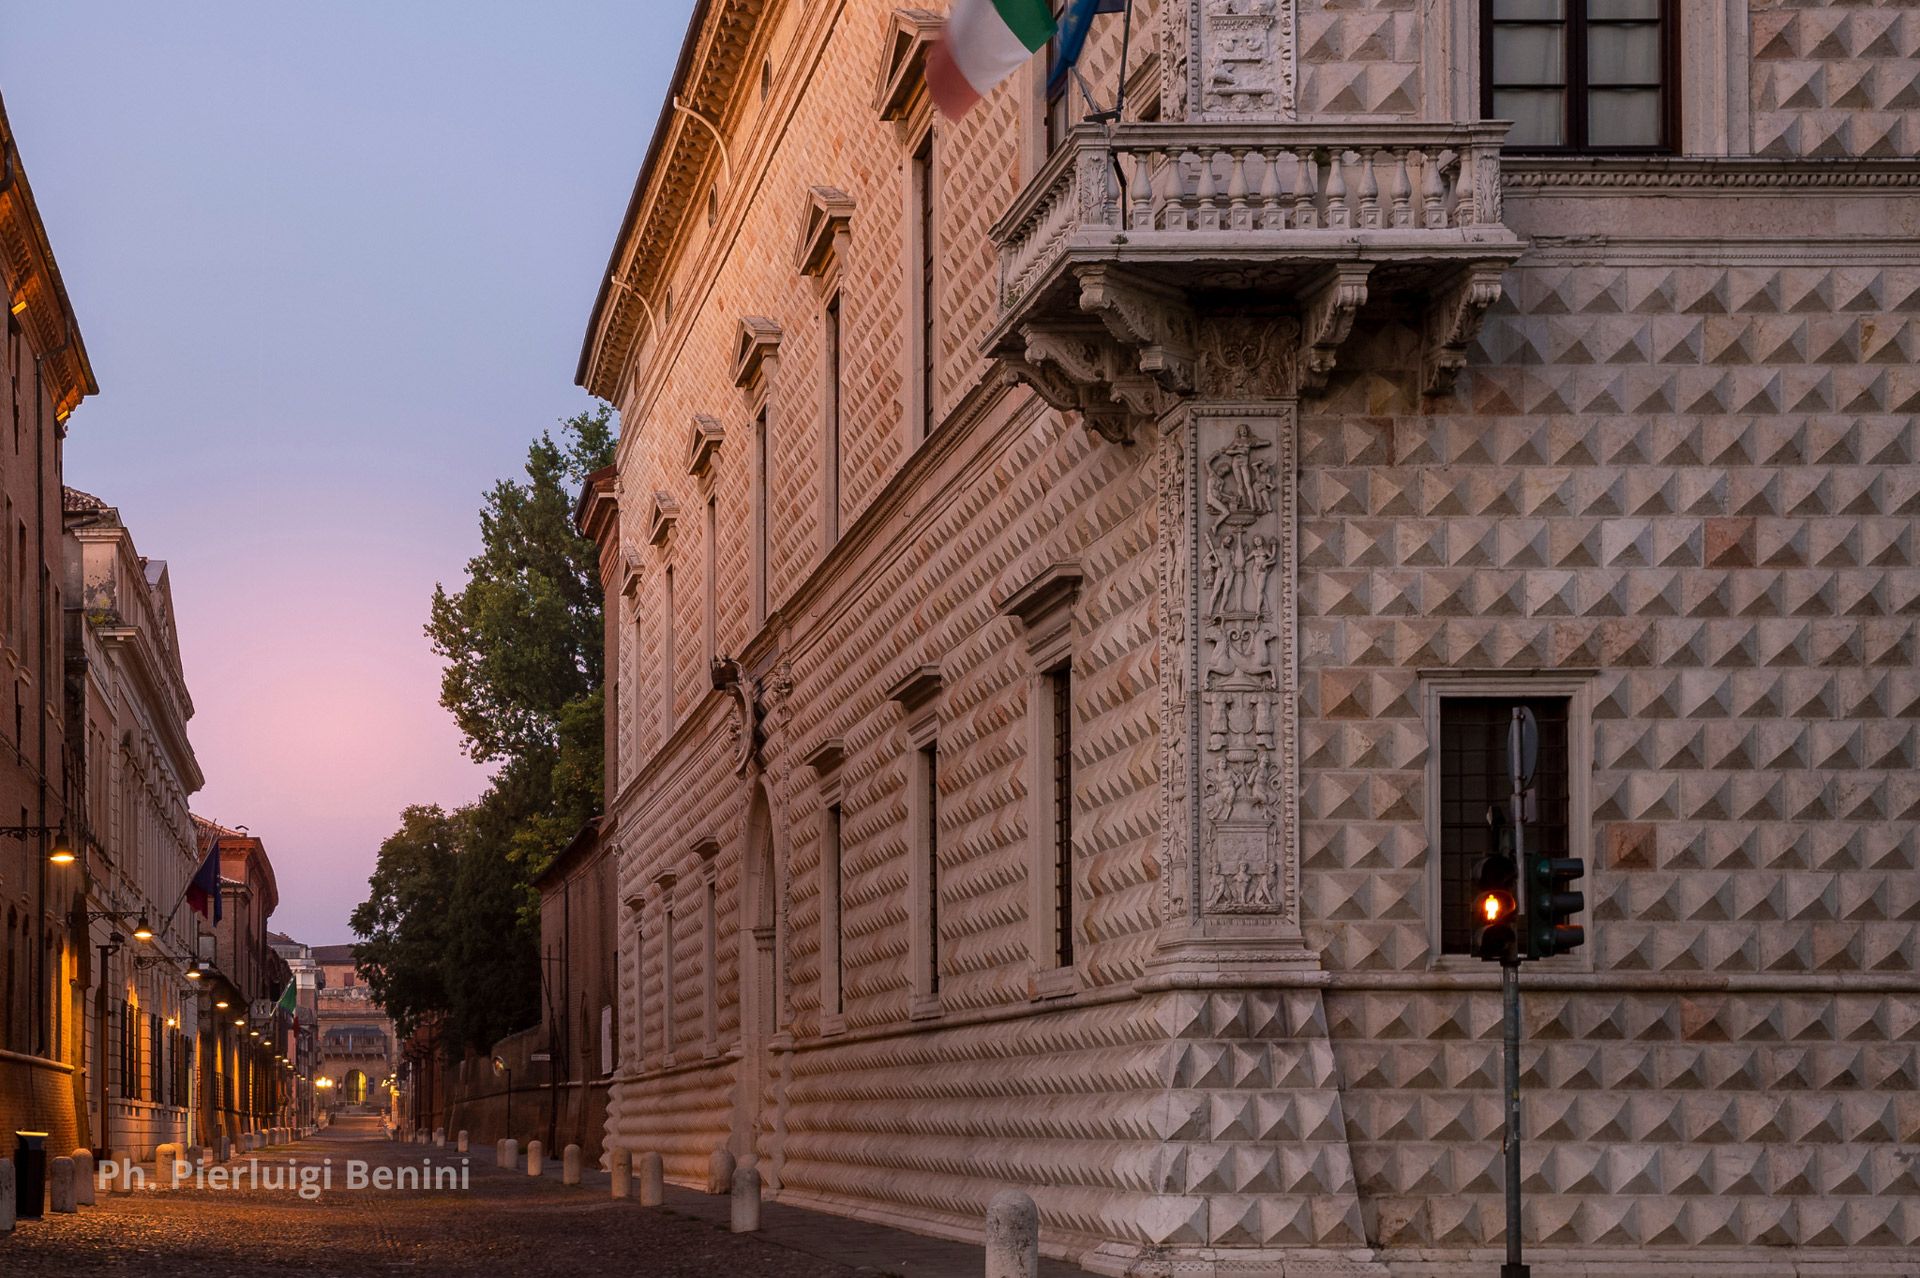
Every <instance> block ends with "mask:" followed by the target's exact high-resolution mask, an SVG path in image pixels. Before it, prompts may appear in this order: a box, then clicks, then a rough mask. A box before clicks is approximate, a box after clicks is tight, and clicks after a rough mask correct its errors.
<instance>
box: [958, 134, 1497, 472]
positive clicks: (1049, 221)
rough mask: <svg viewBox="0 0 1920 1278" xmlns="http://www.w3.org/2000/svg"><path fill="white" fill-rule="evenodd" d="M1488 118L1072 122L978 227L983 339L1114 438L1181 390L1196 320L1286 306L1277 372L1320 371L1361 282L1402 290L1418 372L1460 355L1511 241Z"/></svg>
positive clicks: (1382, 294)
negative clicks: (986, 271)
mask: <svg viewBox="0 0 1920 1278" xmlns="http://www.w3.org/2000/svg"><path fill="white" fill-rule="evenodd" d="M1506 130H1507V126H1506V125H1505V124H1504V123H1499V122H1495V123H1483V124H1464V125H1460V124H1438V125H1432V124H1375V123H1346V124H1295V123H1289V124H1205V123H1203V124H1184V123H1168V124H1162V123H1136V124H1125V125H1119V126H1115V127H1112V128H1111V129H1103V128H1100V127H1098V126H1094V125H1082V126H1080V127H1079V128H1078V129H1076V130H1075V131H1074V133H1073V134H1072V136H1071V137H1070V138H1069V139H1068V140H1067V141H1066V143H1065V144H1063V145H1062V146H1061V147H1060V148H1059V149H1058V150H1056V152H1055V153H1054V155H1053V156H1052V157H1051V159H1050V160H1049V161H1048V163H1047V164H1046V165H1045V166H1044V167H1043V168H1042V169H1041V171H1040V172H1039V174H1038V175H1036V176H1035V178H1034V180H1033V181H1032V182H1031V183H1030V184H1029V185H1028V186H1027V188H1026V190H1025V191H1023V192H1022V193H1021V195H1020V196H1019V197H1018V199H1016V201H1015V202H1014V204H1013V206H1012V207H1011V208H1010V209H1009V210H1008V211H1007V213H1006V215H1005V216H1004V217H1002V218H1001V219H1000V221H999V222H998V223H997V224H996V225H995V226H994V228H993V231H992V235H993V239H994V243H995V245H996V247H997V248H998V251H999V267H1000V274H999V316H998V322H997V323H996V325H995V327H994V329H993V330H992V332H991V334H990V336H989V339H988V342H987V348H988V351H989V353H990V354H992V355H994V356H997V357H999V358H1000V359H1002V360H1003V361H1005V362H1006V364H1007V366H1008V367H1009V368H1010V369H1011V370H1012V371H1013V372H1014V373H1015V374H1016V375H1018V376H1020V377H1022V378H1023V379H1024V380H1027V381H1029V382H1031V383H1033V384H1034V385H1035V386H1036V387H1037V388H1038V389H1039V390H1040V392H1041V393H1042V395H1043V396H1045V397H1047V398H1048V399H1049V400H1050V401H1053V402H1055V403H1056V404H1057V406H1060V407H1063V408H1073V409H1077V410H1079V411H1081V412H1083V413H1084V414H1086V417H1087V422H1088V425H1089V426H1092V427H1093V428H1094V429H1097V430H1100V431H1101V433H1102V434H1107V435H1109V436H1111V437H1116V438H1126V437H1128V436H1129V435H1130V432H1131V428H1132V423H1133V422H1134V421H1135V420H1137V419H1139V418H1140V417H1143V416H1144V417H1152V416H1155V415H1157V413H1158V412H1159V411H1160V409H1161V408H1162V407H1163V404H1164V399H1165V397H1166V396H1167V395H1170V394H1172V395H1178V394H1183V393H1188V392H1190V391H1192V390H1193V388H1194V386H1193V376H1194V360H1195V358H1196V356H1197V353H1198V352H1197V349H1196V331H1195V330H1196V325H1197V324H1199V323H1201V322H1203V321H1205V320H1207V319H1208V318H1210V317H1213V316H1221V315H1244V314H1248V313H1277V314H1284V313H1293V314H1295V315H1297V317H1298V327H1299V332H1298V337H1297V341H1298V345H1297V347H1296V349H1295V350H1294V351H1293V352H1291V354H1292V355H1294V356H1295V357H1296V360H1295V376H1294V377H1293V378H1292V382H1293V388H1294V390H1296V391H1298V390H1309V391H1310V390H1312V389H1315V388H1317V387H1319V386H1321V385H1323V384H1324V382H1325V380H1326V378H1327V375H1328V374H1329V373H1330V372H1331V371H1332V369H1333V367H1334V365H1335V361H1336V359H1337V357H1338V354H1339V350H1340V347H1341V345H1342V343H1343V342H1344V341H1345V340H1346V338H1347V336H1348V334H1349V332H1350V331H1351V329H1352V326H1353V320H1354V317H1355V316H1356V315H1357V313H1358V312H1359V310H1360V308H1361V307H1362V306H1364V305H1366V304H1367V302H1368V301H1369V299H1382V298H1390V297H1391V298H1398V297H1406V298H1413V299H1418V300H1419V302H1420V305H1421V307H1422V309H1423V310H1424V312H1425V314H1424V317H1423V323H1424V327H1425V330H1426V336H1427V352H1426V366H1425V368H1424V389H1425V390H1426V391H1427V392H1428V393H1434V394H1437V393H1442V392H1444V391H1445V390H1446V389H1447V388H1448V386H1449V385H1450V383H1451V380H1452V375H1453V373H1454V372H1455V371H1457V370H1458V369H1459V367H1460V366H1461V363H1462V362H1463V361H1464V357H1465V351H1466V347H1467V344H1468V343H1469V342H1470V341H1471V339H1472V336H1473V333H1474V331H1475V330H1476V329H1477V326H1478V323H1479V318H1480V316H1481V315H1482V314H1484V312H1485V310H1486V308H1487V307H1488V306H1489V305H1491V304H1492V303H1493V301H1495V300H1496V299H1497V298H1498V297H1499V279H1500V275H1501V273H1502V272H1503V271H1504V270H1505V269H1506V268H1507V266H1508V265H1509V264H1511V263H1512V262H1513V261H1514V259H1516V258H1517V257H1518V256H1519V255H1520V253H1521V251H1522V250H1523V249H1524V247H1525V245H1524V242H1523V241H1521V240H1520V239H1519V237H1517V236H1516V235H1514V234H1513V232H1512V231H1510V230H1508V229H1507V228H1506V226H1505V225H1504V224H1503V223H1502V222H1501V212H1500V142H1501V139H1502V138H1503V137H1504V136H1505V134H1506Z"/></svg>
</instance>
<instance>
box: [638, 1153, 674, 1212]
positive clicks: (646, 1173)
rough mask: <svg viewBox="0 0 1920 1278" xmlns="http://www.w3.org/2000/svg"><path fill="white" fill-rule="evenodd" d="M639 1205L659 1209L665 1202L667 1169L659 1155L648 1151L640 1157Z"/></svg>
mask: <svg viewBox="0 0 1920 1278" xmlns="http://www.w3.org/2000/svg"><path fill="white" fill-rule="evenodd" d="M637 1188H638V1192H639V1194H640V1205H641V1206H642V1207H659V1206H663V1205H664V1204H665V1203H666V1201H667V1168H666V1164H665V1163H664V1162H662V1161H661V1158H660V1155H658V1154H656V1153H654V1152H652V1151H651V1150H649V1151H648V1152H646V1153H644V1154H642V1155H640V1183H639V1185H638V1187H637Z"/></svg>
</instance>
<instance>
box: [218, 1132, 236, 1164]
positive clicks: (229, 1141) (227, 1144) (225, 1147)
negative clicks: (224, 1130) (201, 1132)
mask: <svg viewBox="0 0 1920 1278" xmlns="http://www.w3.org/2000/svg"><path fill="white" fill-rule="evenodd" d="M213 1147H214V1149H216V1150H218V1151H219V1158H220V1161H221V1162H223V1163H224V1162H226V1161H227V1160H228V1159H229V1158H232V1157H233V1138H232V1137H230V1136H222V1137H221V1138H220V1139H219V1140H218V1141H215V1142H214V1146H213Z"/></svg>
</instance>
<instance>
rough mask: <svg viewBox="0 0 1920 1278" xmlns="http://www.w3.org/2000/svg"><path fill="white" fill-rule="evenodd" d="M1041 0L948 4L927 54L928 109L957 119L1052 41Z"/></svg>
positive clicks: (1049, 21) (1045, 6) (1048, 17)
mask: <svg viewBox="0 0 1920 1278" xmlns="http://www.w3.org/2000/svg"><path fill="white" fill-rule="evenodd" d="M1053 26H1054V23H1053V10H1052V8H1051V6H1049V5H1048V3H1047V0H953V11H952V12H951V13H949V14H948V15H947V25H946V27H945V29H943V30H942V31H941V33H940V39H939V40H938V41H937V42H936V43H935V44H934V46H933V49H932V50H931V51H930V52H929V53H928V54H927V88H928V89H930V90H931V91H932V93H933V101H934V105H935V106H938V107H939V108H940V113H941V114H942V115H944V116H946V117H947V118H948V119H949V120H957V119H959V118H960V117H961V116H963V115H965V114H966V113H967V112H968V111H969V110H971V109H972V108H973V104H974V103H976V102H978V101H979V100H980V99H981V98H983V97H985V96H986V95H987V94H988V93H989V92H991V91H992V90H993V87H994V86H995V85H996V84H999V83H1000V82H1001V81H1002V80H1004V79H1006V78H1007V77H1008V76H1010V75H1012V74H1013V73H1014V72H1015V71H1018V70H1019V69H1020V68H1021V66H1022V65H1024V64H1025V62H1026V60H1027V59H1028V58H1031V57H1032V56H1033V55H1034V54H1036V53H1038V52H1039V51H1040V50H1041V49H1043V48H1045V47H1046V44H1047V41H1049V40H1051V39H1052V38H1053Z"/></svg>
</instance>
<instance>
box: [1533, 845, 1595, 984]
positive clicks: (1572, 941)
mask: <svg viewBox="0 0 1920 1278" xmlns="http://www.w3.org/2000/svg"><path fill="white" fill-rule="evenodd" d="M1526 860H1527V957H1528V958H1530V959H1544V958H1552V957H1553V956H1554V955H1556V954H1566V953H1570V952H1571V951H1573V950H1577V949H1579V948H1580V947H1581V946H1582V945H1584V944H1585V943H1586V940H1587V933H1586V929H1585V928H1583V927H1581V926H1580V925H1579V924H1578V923H1575V922H1573V921H1572V920H1574V919H1576V918H1579V917H1580V911H1581V910H1582V909H1584V908H1585V907H1586V904H1587V898H1586V896H1585V895H1584V894H1583V893H1581V892H1579V891H1577V890H1575V888H1574V886H1573V884H1574V882H1575V881H1576V880H1578V879H1583V878H1585V877H1586V874H1587V863H1586V862H1585V861H1582V860H1581V859H1580V858H1579V857H1572V856H1537V855H1533V854H1531V853H1529V854H1528V856H1527V858H1526Z"/></svg>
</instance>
